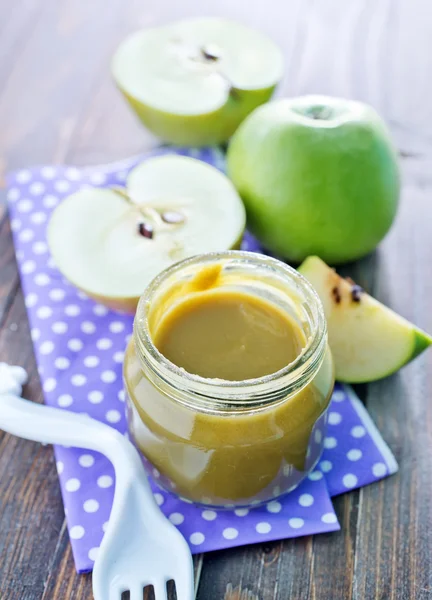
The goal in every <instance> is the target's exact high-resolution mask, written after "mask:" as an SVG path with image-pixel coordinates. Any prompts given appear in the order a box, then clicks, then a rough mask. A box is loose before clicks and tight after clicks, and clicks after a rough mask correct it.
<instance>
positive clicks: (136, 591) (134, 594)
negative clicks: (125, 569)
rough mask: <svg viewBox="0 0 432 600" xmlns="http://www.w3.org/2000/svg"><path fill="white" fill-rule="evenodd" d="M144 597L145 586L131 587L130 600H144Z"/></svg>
mask: <svg viewBox="0 0 432 600" xmlns="http://www.w3.org/2000/svg"><path fill="white" fill-rule="evenodd" d="M143 598H144V586H143V585H142V584H141V585H136V586H134V587H133V588H132V587H131V588H130V600H143Z"/></svg>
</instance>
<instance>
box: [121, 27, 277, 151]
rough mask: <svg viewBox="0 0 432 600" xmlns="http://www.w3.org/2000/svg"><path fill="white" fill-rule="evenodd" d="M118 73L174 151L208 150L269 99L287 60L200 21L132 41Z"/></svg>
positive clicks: (246, 33) (253, 40)
mask: <svg viewBox="0 0 432 600" xmlns="http://www.w3.org/2000/svg"><path fill="white" fill-rule="evenodd" d="M112 72H113V76H114V79H115V81H116V83H117V85H118V87H119V88H120V90H121V91H122V92H123V94H124V96H125V98H126V99H127V101H128V102H129V104H130V105H131V107H132V108H133V110H134V111H135V112H136V114H137V115H138V117H139V118H140V120H141V121H142V122H143V123H144V125H145V126H146V127H147V128H148V129H150V131H152V132H153V133H154V134H155V135H157V136H158V137H160V138H162V139H163V140H165V141H167V142H171V143H174V144H180V145H186V146H203V145H212V144H219V143H222V142H225V141H226V140H228V138H230V137H231V135H232V134H233V133H234V131H235V130H236V129H237V127H238V125H239V124H240V123H241V122H242V121H243V119H244V118H245V117H246V116H247V115H248V114H250V113H251V112H252V111H253V110H254V109H255V108H257V106H260V105H261V104H263V103H264V102H267V101H268V100H269V99H270V98H271V96H272V94H273V92H274V89H275V87H276V84H277V83H278V82H279V81H280V79H281V77H282V72H283V59H282V53H281V51H280V50H279V48H278V47H277V46H276V45H275V44H274V43H273V42H272V41H271V40H270V39H268V38H267V37H266V36H264V35H262V34H261V33H259V32H257V31H255V30H253V29H250V28H249V27H245V26H244V25H240V24H239V23H235V22H232V21H228V20H226V19H219V18H209V17H200V18H193V19H186V20H183V21H177V22H174V23H171V24H169V25H165V26H162V27H154V28H151V29H146V30H143V31H138V32H136V33H133V34H132V35H130V36H129V37H127V38H126V39H125V40H124V41H123V42H122V43H121V44H120V46H119V48H118V49H117V52H116V53H115V55H114V58H113V62H112Z"/></svg>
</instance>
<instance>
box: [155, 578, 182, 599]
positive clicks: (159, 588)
mask: <svg viewBox="0 0 432 600" xmlns="http://www.w3.org/2000/svg"><path fill="white" fill-rule="evenodd" d="M153 589H154V597H155V600H167V589H166V582H165V581H163V582H162V581H157V582H153ZM179 600H181V598H180V599H179Z"/></svg>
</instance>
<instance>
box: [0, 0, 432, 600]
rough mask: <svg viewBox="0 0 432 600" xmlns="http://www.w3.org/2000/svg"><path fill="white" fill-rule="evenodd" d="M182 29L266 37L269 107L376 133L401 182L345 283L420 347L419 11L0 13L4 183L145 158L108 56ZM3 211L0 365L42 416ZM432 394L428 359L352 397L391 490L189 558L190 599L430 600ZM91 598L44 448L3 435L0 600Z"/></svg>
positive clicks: (124, 6) (425, 31) (430, 218)
mask: <svg viewBox="0 0 432 600" xmlns="http://www.w3.org/2000/svg"><path fill="white" fill-rule="evenodd" d="M203 4H204V3H203ZM204 9H205V10H204ZM194 12H199V13H203V12H207V13H209V12H210V13H213V14H226V15H228V16H233V17H236V18H239V19H243V20H244V21H246V22H248V23H252V24H256V25H259V26H260V27H261V28H262V29H264V30H265V31H267V32H269V33H270V34H272V35H273V36H274V37H275V39H277V40H278V41H279V43H281V45H282V46H283V48H284V52H285V55H286V59H287V69H286V71H287V76H286V80H285V82H284V83H283V85H282V88H281V92H280V93H282V94H287V93H288V94H291V93H305V92H323V93H333V94H339V95H347V96H354V97H358V98H360V99H363V100H368V101H370V102H371V103H373V104H374V106H376V107H377V108H378V109H379V110H380V111H381V112H382V114H383V115H384V116H385V118H386V119H387V120H388V122H389V123H390V125H391V127H392V129H393V132H394V135H395V139H396V141H397V143H398V146H399V148H400V151H401V159H402V164H403V174H404V187H403V194H402V203H401V210H400V213H399V216H398V219H397V222H396V224H395V226H394V228H393V229H392V231H391V233H390V235H389V236H388V237H387V238H386V240H385V242H384V243H383V244H382V245H381V247H380V248H379V250H378V251H377V252H376V253H374V254H373V255H372V256H370V257H368V258H367V259H365V260H363V261H360V262H359V263H357V264H355V265H351V266H349V267H348V268H347V272H349V273H350V274H351V275H352V276H354V277H356V278H357V279H358V280H359V282H360V283H361V284H363V285H364V286H365V287H366V288H367V289H368V290H370V291H372V292H373V293H374V294H375V295H376V296H377V297H378V298H379V299H381V300H383V301H384V302H386V303H388V304H389V305H391V306H392V307H393V308H394V309H395V310H397V311H398V312H400V313H401V314H403V315H404V316H405V317H407V318H408V319H411V320H413V321H414V322H415V323H416V324H418V325H419V326H421V327H423V328H425V329H427V330H429V332H432V310H431V299H432V276H431V275H432V268H431V259H432V197H431V196H432V194H431V192H432V188H431V173H432V169H431V168H430V167H431V164H432V163H431V161H430V159H429V156H428V151H429V145H430V144H429V140H430V137H431V134H432V131H431V130H432V115H431V112H432V108H431V107H432V102H431V97H432V93H431V89H430V88H431V83H430V82H431V79H432V78H431V76H430V75H431V70H430V66H431V65H430V56H431V53H430V51H429V52H428V51H427V50H428V48H429V46H427V43H428V40H429V39H431V33H432V18H431V14H430V13H431V11H430V9H428V4H427V1H422V0H412V1H411V0H410V1H409V2H408V0H394V1H391V2H390V0H388V1H385V0H383V1H382V2H379V3H378V2H375V1H372V0H350V2H349V3H347V2H345V0H326V2H314V1H313V0H292V1H291V2H289V1H282V0H279V1H278V0H267V1H266V2H265V3H262V2H261V3H255V4H254V3H253V2H252V3H251V2H246V0H238V1H237V2H232V0H231V1H230V0H220V2H219V3H217V6H216V5H215V6H211V7H207V8H206V7H202V6H201V5H200V4H199V3H198V2H197V1H195V0H184V1H183V2H182V3H177V2H176V1H175V0H165V1H161V0H160V1H159V3H158V4H157V6H156V4H155V5H154V6H153V7H149V6H148V3H143V2H140V1H138V0H110V1H109V2H106V1H103V0H91V1H88V0H43V2H41V0H14V2H11V0H0V15H1V17H0V57H1V58H0V172H2V171H3V170H6V169H11V168H16V167H21V166H28V165H34V164H41V163H63V162H67V163H72V164H91V163H97V162H102V161H109V160H113V159H118V158H122V157H126V156H128V155H131V154H133V153H136V152H139V151H142V150H144V149H145V148H148V147H150V146H152V145H154V144H155V143H156V140H154V139H152V138H151V137H150V136H149V134H147V133H146V132H145V131H144V130H143V129H142V128H141V127H140V126H139V125H138V124H137V123H136V121H135V119H134V117H133V116H132V115H131V114H130V113H129V110H128V108H127V107H126V106H125V104H124V102H123V100H122V98H121V97H120V95H119V94H118V92H117V91H116V90H115V88H114V86H113V84H112V82H111V79H110V75H109V60H110V56H111V54H112V52H113V50H114V49H115V47H116V45H117V44H118V42H119V41H120V40H121V39H122V37H124V35H125V34H126V33H127V32H129V31H131V30H133V29H136V28H137V27H140V26H146V25H149V24H152V23H153V22H157V21H160V20H164V19H165V20H166V19H167V18H174V17H178V16H182V15H185V16H186V15H191V14H194ZM0 193H2V192H1V191H0ZM3 197H4V193H3ZM0 211H1V212H0V360H5V361H7V362H9V363H13V364H19V365H22V366H24V367H25V368H26V369H27V370H28V372H29V375H30V381H29V384H28V385H27V386H26V388H25V396H26V397H28V398H30V399H32V400H34V401H36V402H41V401H42V394H41V388H40V384H39V380H38V375H37V368H36V364H35V359H34V356H33V350H32V345H31V341H30V335H29V328H28V323H27V317H26V312H25V307H24V302H23V296H22V291H21V287H20V282H19V277H18V272H17V267H16V263H15V258H14V251H13V246H12V238H11V233H10V226H9V220H8V216H7V209H6V206H5V203H4V201H3V202H2V203H1V204H0ZM431 387H432V352H428V353H426V354H425V355H424V356H422V357H421V358H419V359H418V360H416V361H415V362H414V363H413V364H412V365H410V366H408V367H406V368H405V369H403V370H402V371H401V372H400V373H398V374H397V375H395V376H393V377H390V378H388V379H386V380H384V381H381V382H378V383H374V384H372V385H368V386H364V387H362V388H361V389H360V390H359V392H360V395H361V396H362V398H363V400H364V401H365V403H366V406H367V408H368V410H369V412H370V414H371V416H372V418H373V419H374V420H375V422H376V423H377V425H378V427H379V429H380V431H381V432H382V434H383V436H384V439H385V440H386V441H387V443H388V444H389V445H390V447H391V449H392V451H393V452H394V454H395V456H396V458H397V460H398V462H399V465H400V472H399V474H398V475H396V476H393V477H391V478H389V479H387V480H384V481H382V482H381V483H377V484H374V485H371V486H369V487H366V488H363V489H361V490H360V491H354V492H352V493H349V494H345V495H343V496H341V497H339V498H337V499H336V500H335V508H336V512H337V515H338V517H339V519H340V522H341V526H342V529H341V531H340V532H338V533H332V534H328V535H320V536H316V537H304V538H300V539H296V540H287V541H279V542H274V543H268V544H263V545H255V546H252V547H243V548H235V549H232V550H229V551H221V552H213V553H209V554H207V555H204V556H198V557H196V559H195V564H196V575H197V599H198V600H276V599H277V600H288V599H289V600H294V599H299V600H308V599H314V600H346V599H350V598H352V599H355V600H363V599H367V600H368V599H380V600H395V599H399V600H408V599H416V600H428V599H430V598H432V461H431V459H430V456H431V450H432V402H431V401H430V398H429V395H430V390H431ZM91 597H92V595H91V578H90V576H77V575H76V574H75V572H74V565H73V561H72V556H71V550H70V546H69V541H68V534H67V529H66V524H65V518H64V514H63V507H62V502H61V498H60V490H59V485H58V481H57V475H56V471H55V467H54V461H53V453H52V450H51V448H50V447H43V446H41V445H38V444H34V443H30V442H24V441H21V440H18V439H15V438H12V437H10V436H8V435H4V434H2V433H0V598H1V600H78V599H79V600H84V599H88V598H91Z"/></svg>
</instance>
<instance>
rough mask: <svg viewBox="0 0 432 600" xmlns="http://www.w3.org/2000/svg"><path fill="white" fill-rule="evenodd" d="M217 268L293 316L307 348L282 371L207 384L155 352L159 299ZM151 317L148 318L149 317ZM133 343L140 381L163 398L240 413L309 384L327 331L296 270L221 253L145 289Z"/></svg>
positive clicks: (175, 269)
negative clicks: (146, 381)
mask: <svg viewBox="0 0 432 600" xmlns="http://www.w3.org/2000/svg"><path fill="white" fill-rule="evenodd" d="M216 263H218V264H219V263H220V264H221V265H222V269H223V272H224V273H225V274H226V280H227V282H229V283H228V285H229V284H231V285H232V284H233V282H236V281H237V285H238V282H242V283H243V284H244V285H245V286H246V287H248V288H249V289H250V293H254V290H255V291H256V292H257V293H260V294H264V295H265V297H266V298H268V297H269V296H270V297H271V296H272V294H273V295H274V298H275V299H276V300H277V301H278V302H281V303H282V304H283V303H284V302H285V303H286V306H287V309H289V310H291V309H292V310H295V311H297V317H298V319H299V323H300V324H301V327H302V328H303V331H304V333H305V337H306V339H307V343H306V345H305V347H304V349H303V350H302V352H301V354H300V355H299V356H298V357H297V358H296V359H295V360H294V361H293V362H292V363H290V364H289V365H287V366H286V367H284V368H283V369H281V370H279V371H277V372H275V373H272V374H270V375H266V376H264V377H258V378H256V379H248V380H245V381H227V380H222V379H207V378H204V377H200V376H198V375H193V374H191V373H188V372H186V371H185V370H184V369H181V368H179V367H177V366H176V365H174V364H173V363H171V362H170V361H169V360H167V359H166V358H165V357H164V356H163V355H162V354H161V353H160V352H159V351H158V349H157V348H156V347H155V345H154V344H153V341H152V335H151V325H150V324H151V321H152V319H153V316H154V311H155V309H156V308H157V305H158V303H160V302H161V298H162V297H169V295H170V290H171V289H174V287H175V288H177V289H178V287H179V286H181V285H182V283H185V282H187V281H190V280H191V279H192V278H193V277H194V275H195V274H196V273H197V272H198V271H199V270H200V269H202V268H203V267H205V266H210V265H212V264H216ZM152 312H153V316H152ZM134 343H135V349H136V353H137V355H138V357H139V360H140V363H141V368H142V370H143V371H144V374H145V376H146V377H147V378H148V379H149V380H150V381H151V382H152V384H153V385H154V386H155V387H157V388H158V389H159V390H160V391H161V392H162V393H164V394H165V395H168V396H169V397H171V398H172V399H173V400H175V401H178V402H180V403H182V404H185V405H187V406H189V407H191V408H193V409H194V410H202V411H212V412H230V413H232V412H242V411H247V410H251V409H254V410H256V409H259V408H264V407H267V406H269V405H272V404H275V403H278V402H280V401H282V400H286V399H287V397H288V396H290V395H292V394H295V393H296V392H298V391H299V390H300V389H302V388H303V387H305V386H306V385H308V383H310V381H311V380H312V379H313V378H314V376H315V375H316V373H317V372H318V370H319V368H320V367H321V364H322V362H323V359H324V356H325V352H326V348H327V328H326V321H325V317H324V313H323V308H322V305H321V301H320V300H319V297H318V295H317V294H316V292H315V291H314V289H313V288H312V286H311V285H310V284H309V282H308V281H307V280H306V279H305V278H303V277H302V276H301V275H300V274H299V273H298V272H297V271H295V270H294V269H292V268H291V267H288V266H287V265H285V264H283V263H281V262H280V261H278V260H275V259H273V258H270V257H267V256H264V255H261V254H255V253H251V252H238V251H231V252H223V253H213V254H207V255H201V256H196V257H193V258H191V259H187V260H185V261H182V262H180V263H176V264H175V265H173V266H172V267H170V268H168V269H167V270H165V271H164V272H162V273H161V274H160V275H159V276H158V277H156V279H154V280H153V282H152V283H151V284H150V285H149V287H148V288H147V290H146V292H145V293H144V295H143V297H142V298H141V300H140V303H139V305H138V309H137V313H136V317H135V322H134Z"/></svg>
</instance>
